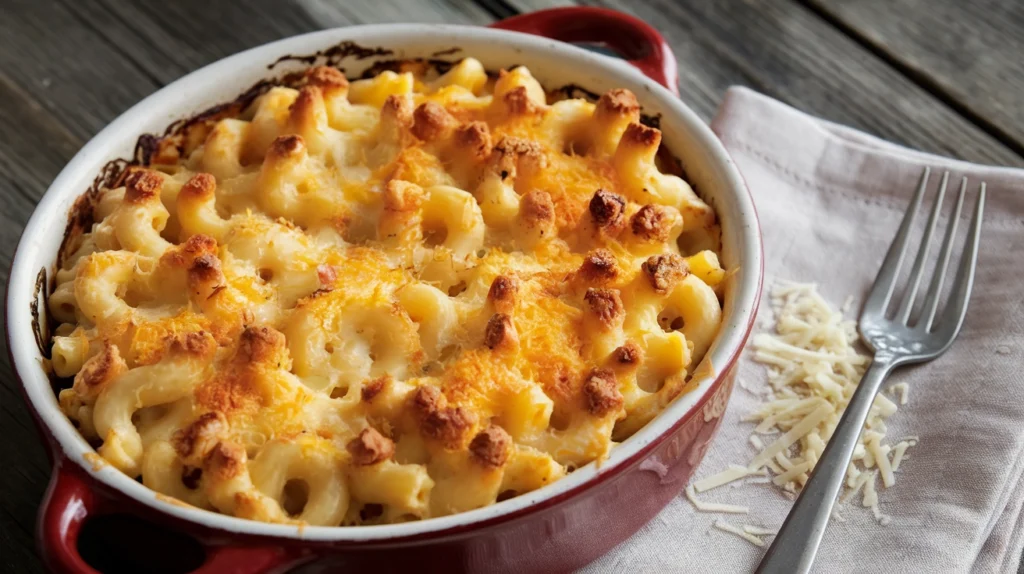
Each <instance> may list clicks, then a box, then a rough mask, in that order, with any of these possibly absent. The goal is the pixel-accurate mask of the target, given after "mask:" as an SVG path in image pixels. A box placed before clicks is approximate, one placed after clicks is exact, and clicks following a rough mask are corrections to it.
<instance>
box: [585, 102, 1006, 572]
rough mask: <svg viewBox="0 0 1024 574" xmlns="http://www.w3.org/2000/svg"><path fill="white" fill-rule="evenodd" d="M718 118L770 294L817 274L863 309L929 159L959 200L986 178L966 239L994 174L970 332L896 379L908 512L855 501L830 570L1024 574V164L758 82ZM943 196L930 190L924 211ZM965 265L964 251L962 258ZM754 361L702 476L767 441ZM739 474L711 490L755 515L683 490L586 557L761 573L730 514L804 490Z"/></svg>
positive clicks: (900, 492)
mask: <svg viewBox="0 0 1024 574" xmlns="http://www.w3.org/2000/svg"><path fill="white" fill-rule="evenodd" d="M712 127H713V129H714V130H715V132H716V133H717V134H718V135H719V137H720V138H721V139H722V141H723V142H724V144H725V147H726V148H727V149H728V150H729V152H730V153H731V154H732V157H733V159H734V160H735V161H736V164H737V165H738V166H739V169H740V171H741V172H742V173H743V176H744V177H745V179H746V181H747V183H748V185H749V187H750V190H751V193H752V194H753V196H754V201H755V204H756V206H757V210H758V213H759V215H760V220H761V226H762V228H763V232H764V247H765V256H766V263H765V272H766V278H765V279H766V282H765V294H766V295H767V294H768V292H769V290H770V289H771V286H772V283H773V281H775V280H778V279H789V280H794V281H799V282H813V283H817V284H818V285H819V291H820V292H821V293H822V295H823V296H824V297H825V298H826V299H828V300H829V301H830V303H832V305H833V306H834V308H836V309H838V308H839V307H840V306H841V305H842V303H843V301H844V300H845V299H846V298H847V297H848V296H853V298H854V301H855V303H854V305H853V307H852V311H851V313H856V312H857V310H858V309H859V308H860V307H859V306H860V302H861V301H862V299H863V296H864V295H865V293H866V292H867V290H868V289H869V288H870V286H871V283H872V281H873V279H874V276H875V273H876V271H877V270H878V267H879V265H880V264H881V260H882V258H883V256H884V254H885V251H886V249H887V248H888V245H889V243H890V241H891V240H892V237H893V235H894V234H895V233H896V230H897V228H898V227H899V224H900V220H901V218H902V216H903V212H904V210H905V208H906V206H907V204H908V202H909V200H910V196H911V195H912V194H913V192H914V190H915V188H916V184H917V181H918V178H919V176H920V174H921V171H922V169H923V167H924V166H932V168H933V170H932V173H933V175H932V182H933V187H932V188H931V189H932V190H934V189H935V187H934V184H936V183H937V181H938V177H937V175H940V174H941V172H942V171H943V170H946V169H948V170H950V172H951V174H950V175H951V177H950V189H949V190H948V191H947V195H946V205H947V207H946V209H945V210H944V214H948V213H949V210H950V205H951V204H952V202H953V199H954V198H955V196H956V191H957V189H958V187H959V182H960V177H961V176H962V175H967V176H968V177H969V178H970V182H971V184H970V185H969V187H968V196H967V200H966V202H965V205H964V212H965V214H964V216H963V219H962V220H961V235H963V234H964V230H965V229H966V226H967V222H968V221H969V217H970V214H971V211H972V208H973V205H974V198H975V197H976V193H977V182H978V181H980V180H982V179H983V180H985V181H986V182H987V183H988V199H987V203H986V211H985V224H984V227H983V230H982V240H981V249H980V256H979V261H978V269H977V275H976V282H975V286H974V294H973V296H972V298H971V303H970V308H969V311H968V313H967V320H966V323H965V325H964V328H963V331H962V332H961V333H960V336H959V338H958V339H957V341H956V343H955V344H954V345H953V347H952V348H951V349H950V350H949V351H948V352H947V353H946V354H945V355H943V356H941V357H940V358H938V359H937V360H935V361H933V362H930V363H927V364H925V365H922V366H919V367H911V368H904V369H900V370H899V371H897V372H896V373H895V375H893V376H892V377H891V379H890V381H891V382H900V381H905V382H907V383H908V384H909V387H910V392H909V401H908V403H907V404H906V405H905V406H902V407H900V410H899V412H897V413H896V414H895V415H893V416H892V417H891V418H890V419H889V420H888V421H887V422H888V426H889V437H890V439H894V440H891V442H893V443H895V441H897V440H899V438H900V437H904V436H908V435H916V436H918V437H920V442H919V444H918V445H917V446H915V447H912V448H911V449H910V450H908V451H907V458H906V460H905V462H904V463H903V464H902V465H901V466H900V468H899V471H898V472H897V473H896V484H895V485H894V486H893V487H892V488H889V489H882V488H881V485H880V484H879V490H880V492H879V499H880V507H881V510H882V511H883V512H884V513H885V514H887V515H889V516H891V517H892V521H891V523H889V524H888V525H887V526H882V525H880V524H878V523H877V522H876V521H875V519H874V517H873V516H872V513H871V511H870V510H869V509H866V508H861V507H860V505H859V503H858V501H859V497H857V498H855V499H854V500H853V501H851V502H850V503H848V504H847V505H846V506H845V508H844V510H843V511H842V516H843V517H844V518H845V520H846V521H845V522H837V521H832V523H831V524H830V525H829V527H828V531H827V532H826V534H825V538H824V541H823V543H822V547H821V549H820V551H819V553H818V558H817V562H816V563H815V568H814V571H815V572H828V573H842V572H869V571H885V572H1016V571H1017V568H1018V565H1019V563H1020V560H1021V549H1022V547H1024V513H1022V506H1024V481H1022V480H1021V476H1022V471H1024V456H1022V455H1024V375H1022V370H1024V360H1022V358H1024V286H1022V284H1021V277H1022V275H1024V170H1016V169H1007V168H993V167H986V166H980V165H975V164H970V163H965V162H958V161H952V160H948V159H946V158H941V157H938V156H933V155H928V154H924V153H919V152H915V151H913V150H909V149H906V148H903V147H900V146H897V145H894V144H891V143H888V142H885V141H882V140H879V139H877V138H874V137H872V136H869V135H867V134H864V133H860V132H857V131H854V130H852V129H850V128H846V127H842V126H838V125H835V124H831V123H828V122H825V121H822V120H820V119H817V118H813V117H811V116H808V115H806V114H804V113H802V112H799V111H797V110H794V109H792V108H790V107H788V106H786V105H784V104H782V103H780V102H777V101H775V100H772V99H770V98H768V97H766V96H763V95H760V94H757V93H755V92H753V91H750V90H748V89H745V88H732V89H730V90H729V91H728V93H727V94H726V96H725V99H724V101H723V103H722V105H721V107H720V108H719V111H718V115H717V116H716V118H715V119H714V121H713V122H712ZM954 182H955V183H954ZM932 193H934V192H932ZM932 197H934V196H933V195H929V196H926V200H925V203H924V205H925V207H923V208H922V214H920V215H919V217H918V221H919V222H922V221H923V220H924V219H926V214H927V208H928V206H929V204H930V199H931V198H932ZM944 217H945V215H944ZM942 221H944V220H942ZM939 229H940V230H943V229H944V226H943V224H942V223H940V227H939ZM935 251H938V249H937V248H933V253H934V252H935ZM954 253H958V252H957V251H954ZM909 260H911V258H909V257H908V261H909ZM956 264H957V259H956V258H954V259H953V261H952V264H951V267H953V266H955V265H956ZM906 265H907V266H909V263H907V264H906ZM954 268H955V267H954ZM926 277H927V276H926ZM947 285H948V282H947ZM768 307H769V305H768V303H767V300H765V301H764V302H763V304H762V306H761V313H762V317H761V318H759V324H760V325H761V327H760V328H761V329H767V328H770V326H771V324H772V321H771V319H770V314H769V313H768V311H769V309H768ZM740 369H741V370H740V376H739V381H738V382H739V383H740V384H738V385H737V386H736V388H735V390H734V391H733V396H732V399H731V401H730V404H729V408H728V411H727V412H726V415H725V419H724V421H723V422H722V426H721V428H720V429H719V431H718V435H717V436H716V437H715V439H714V442H713V443H712V445H711V448H710V449H709V451H708V453H707V456H706V457H705V459H704V462H703V463H702V464H701V466H700V468H699V469H698V470H697V475H696V477H695V479H699V478H702V477H705V476H709V475H711V474H714V473H716V472H718V471H720V470H723V469H725V468H726V467H727V466H728V465H729V464H730V463H734V464H736V463H738V464H746V463H748V462H749V461H750V459H751V457H752V456H753V455H754V454H755V453H754V450H753V447H752V446H750V444H749V443H748V441H747V438H748V436H749V435H750V433H751V431H752V428H753V424H751V423H744V422H741V420H740V419H741V418H742V417H743V416H744V415H746V414H748V413H750V412H751V411H752V410H753V409H754V407H755V406H756V405H757V404H758V403H759V401H760V399H759V398H758V397H757V396H755V394H754V393H751V392H749V391H747V390H745V389H744V387H747V388H749V389H752V390H755V391H756V390H758V389H763V388H764V387H765V386H766V385H767V383H766V380H765V374H764V370H763V368H762V367H761V366H760V365H757V364H755V363H753V361H751V360H750V358H749V353H747V354H746V355H745V356H744V359H743V361H741V366H740ZM735 484H736V483H733V484H732V485H727V486H723V487H720V488H717V489H714V490H711V491H708V492H705V493H704V494H702V495H700V497H701V499H702V500H706V501H714V502H729V503H734V504H744V505H748V506H749V507H750V514H749V515H747V516H736V515H720V514H707V513H699V512H696V511H695V510H694V509H693V507H692V506H691V505H690V504H689V502H687V500H686V499H685V498H684V497H683V496H682V495H680V496H679V497H678V498H676V499H674V500H673V501H672V502H671V503H670V504H669V506H668V507H667V508H666V509H665V510H664V511H663V512H661V514H659V515H658V516H657V517H656V518H655V519H654V520H653V521H652V522H651V523H650V524H648V525H647V526H645V527H644V528H643V529H641V531H640V532H638V533H637V534H636V535H635V536H633V537H632V538H631V539H629V540H628V541H626V542H624V543H623V544H621V545H619V546H618V547H617V548H615V549H614V550H612V551H611V552H610V553H609V554H608V555H606V556H604V557H603V558H601V559H599V560H598V561H596V562H595V563H593V564H591V565H590V566H588V567H587V569H586V570H588V571H591V572H612V571H625V570H629V571H645V572H648V571H649V572H727V573H731V572H751V571H753V569H754V568H755V567H756V565H757V563H758V561H759V560H760V558H761V556H762V554H763V552H764V549H763V548H758V547H755V546H754V545H752V544H750V543H749V542H747V541H744V540H742V539H740V538H738V537H736V536H733V535H731V534H728V533H725V532H722V531H719V530H717V529H713V528H712V525H713V523H714V522H715V520H716V519H717V518H723V519H725V520H727V521H728V522H730V523H732V524H734V525H740V524H751V525H758V526H763V527H770V528H773V529H776V528H778V526H780V525H781V523H782V521H783V519H784V518H785V516H786V513H787V512H788V510H789V508H790V506H791V504H792V502H791V501H790V500H789V499H787V498H785V497H784V496H783V495H782V494H780V492H779V491H778V490H777V489H776V488H775V487H773V486H771V485H768V484H741V485H738V486H734V485H735ZM765 538H766V541H767V542H769V543H770V541H771V537H770V536H769V537H765Z"/></svg>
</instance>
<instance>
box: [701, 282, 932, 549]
mask: <svg viewBox="0 0 1024 574" xmlns="http://www.w3.org/2000/svg"><path fill="white" fill-rule="evenodd" d="M770 299H771V304H772V308H771V312H772V314H773V315H774V317H775V325H774V332H772V333H760V334H758V335H756V336H755V337H754V339H753V351H754V352H753V358H754V360H755V361H757V362H760V363H762V364H764V365H765V366H766V367H767V369H768V377H767V378H768V387H767V388H766V390H765V391H764V392H761V391H758V390H757V389H750V388H748V390H749V391H751V393H752V394H754V395H755V396H758V397H760V398H761V399H762V400H763V402H762V403H761V404H760V405H759V406H758V407H756V408H755V409H754V410H753V411H752V412H750V413H748V414H747V415H746V416H745V417H744V418H743V421H745V422H751V423H754V429H753V432H752V433H751V435H750V437H749V439H748V440H749V442H750V444H751V446H753V447H754V449H755V451H756V454H755V455H754V456H753V458H752V460H751V461H750V463H749V464H748V465H747V466H746V467H745V468H744V467H741V466H739V465H729V467H728V468H727V469H725V470H723V471H721V472H718V473H716V474H713V475H711V476H708V477H705V478H703V479H701V480H699V481H697V482H695V483H693V484H692V485H690V486H688V487H687V489H686V496H687V498H688V499H689V501H690V503H691V504H693V506H694V507H695V508H696V509H697V510H699V511H702V512H722V513H737V514H746V513H748V511H749V509H748V508H747V507H746V506H737V505H731V504H722V503H711V502H702V501H699V500H697V498H696V495H695V490H694V489H695V488H696V492H705V491H707V490H711V489H713V488H717V487H719V486H722V485H725V484H730V483H735V484H733V486H737V485H740V483H739V482H737V481H740V480H741V479H746V480H744V481H743V483H742V484H753V483H766V484H767V483H771V484H773V485H775V486H776V487H778V488H780V489H781V492H782V494H783V495H784V496H788V497H790V498H793V497H794V495H795V494H796V493H798V492H799V490H800V489H801V488H802V487H803V485H804V484H806V482H807V480H808V478H809V476H810V474H811V472H812V471H813V470H814V466H815V465H816V464H817V462H818V460H819V459H820V458H821V455H822V452H824V450H825V445H826V444H827V442H828V440H829V438H831V437H832V433H833V432H834V431H835V428H836V425H837V424H838V423H839V419H840V418H841V417H842V415H843V411H845V410H846V406H847V404H849V401H850V398H851V397H852V396H853V392H854V391H855V390H856V388H857V385H858V384H859V382H860V379H861V377H862V376H863V374H864V371H865V369H866V368H867V365H868V364H869V363H870V359H869V358H868V357H867V356H865V355H862V354H860V353H859V352H858V350H857V341H858V337H857V330H856V325H855V323H854V322H853V321H851V320H848V319H844V317H843V315H844V314H845V313H846V312H847V310H848V309H849V308H850V307H851V306H852V299H850V298H848V299H847V300H846V302H845V303H844V304H843V307H842V309H841V311H840V312H839V313H837V312H836V311H834V310H833V309H832V308H831V307H830V306H829V305H828V303H827V302H826V301H825V300H824V299H823V298H822V297H821V295H819V294H818V291H817V287H816V286H815V285H813V284H800V283H789V282H786V283H782V284H780V285H778V286H777V287H776V288H775V289H773V290H772V293H771V296H770ZM766 328H767V327H766ZM745 388H746V387H745ZM908 391H909V387H908V385H907V383H897V384H894V385H892V386H891V387H890V388H889V391H888V394H889V395H890V396H892V397H893V398H894V399H895V401H894V400H893V399H890V398H889V397H888V396H885V395H883V394H878V395H877V396H876V397H875V400H874V402H873V404H872V406H871V410H870V411H869V414H868V420H867V422H866V423H865V425H864V431H863V432H862V433H861V437H860V440H859V443H858V444H857V446H856V449H855V450H854V455H853V461H852V462H851V463H850V465H849V467H848V468H847V472H846V481H845V483H844V486H845V488H844V492H843V493H842V494H841V496H840V504H843V503H845V502H847V501H848V500H851V499H853V498H855V497H859V502H860V504H859V505H860V506H863V507H865V508H870V509H871V512H872V514H873V516H874V518H875V520H876V521H878V523H879V524H881V525H886V524H889V522H890V521H891V518H890V517H889V516H887V515H885V514H884V513H883V512H882V511H881V509H880V508H879V504H878V490H877V488H876V485H877V482H878V481H879V479H880V480H881V484H882V487H884V488H890V487H892V486H893V485H894V484H895V483H896V472H897V471H898V470H899V468H900V464H901V463H902V462H903V461H904V460H905V459H906V458H907V449H909V448H910V447H912V446H916V445H917V443H918V438H917V437H906V438H904V439H902V440H900V441H899V442H897V443H895V444H892V445H890V444H889V443H888V442H887V438H886V435H887V432H888V429H887V427H886V420H887V419H888V418H890V417H892V416H893V415H894V414H896V412H897V411H898V410H899V408H900V406H903V405H906V404H907V396H908ZM765 437H767V438H765ZM769 439H773V440H769ZM766 443H767V445H766ZM838 511H839V506H837V507H836V508H835V509H833V512H832V517H833V518H834V519H835V520H837V521H840V522H845V519H844V518H843V517H842V516H840V514H839V512H838ZM714 526H715V528H717V529H718V530H722V531H725V532H729V533H731V534H734V535H736V536H739V537H741V538H744V539H745V540H747V541H749V542H751V543H752V544H756V545H757V546H764V541H763V540H761V539H760V538H758V536H766V535H773V534H775V531H772V530H768V529H765V528H761V527H757V526H751V525H743V526H742V528H738V527H736V526H734V525H732V524H729V523H728V522H725V521H723V520H717V521H716V522H715V524H714Z"/></svg>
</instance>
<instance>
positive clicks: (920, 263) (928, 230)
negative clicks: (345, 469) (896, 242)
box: [896, 171, 949, 324]
mask: <svg viewBox="0 0 1024 574" xmlns="http://www.w3.org/2000/svg"><path fill="white" fill-rule="evenodd" d="M947 183H949V172H948V171H947V172H944V173H943V174H942V183H940V184H939V193H938V194H937V195H936V196H935V205H933V206H932V212H931V215H929V216H928V223H927V225H925V229H924V236H923V237H921V247H919V248H918V249H917V257H915V258H914V266H913V267H911V269H910V285H908V286H907V291H906V293H904V294H903V302H902V303H900V308H899V310H898V311H896V320H897V321H899V322H900V323H903V324H906V323H907V320H908V319H909V318H910V312H911V311H912V310H913V309H914V299H916V298H917V290H918V288H919V287H920V286H921V274H922V273H923V272H924V262H925V260H926V259H928V249H929V246H930V245H931V243H932V235H933V234H934V233H935V222H936V221H937V220H938V219H939V211H940V210H941V209H942V199H943V198H944V197H945V195H946V184H947Z"/></svg>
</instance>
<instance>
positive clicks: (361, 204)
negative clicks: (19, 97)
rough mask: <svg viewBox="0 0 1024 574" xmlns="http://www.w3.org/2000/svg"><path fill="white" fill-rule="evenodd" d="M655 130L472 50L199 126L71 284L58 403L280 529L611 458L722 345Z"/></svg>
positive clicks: (455, 504) (611, 101)
mask: <svg viewBox="0 0 1024 574" xmlns="http://www.w3.org/2000/svg"><path fill="white" fill-rule="evenodd" d="M640 119H641V118H640V110H639V106H638V104H637V101H636V98H635V97H634V96H633V94H631V93H630V92H629V91H627V90H612V91H610V92H608V93H606V94H604V95H603V96H601V97H600V99H598V100H597V101H596V102H589V101H586V100H582V99H567V98H560V97H559V96H557V95H555V94H547V93H546V92H545V90H544V89H543V88H542V87H541V85H540V84H539V83H538V82H537V81H536V80H535V79H534V78H533V77H532V76H531V74H530V72H529V71H528V70H527V69H526V68H523V67H519V68H515V69H512V70H508V71H501V72H500V73H499V74H498V75H497V76H488V75H487V73H486V72H485V71H484V69H483V67H482V66H481V64H480V63H479V62H478V61H476V60H474V59H471V58H467V59H465V60H463V61H462V62H460V63H458V64H456V65H454V66H452V67H451V68H450V69H449V70H448V71H447V72H446V73H444V74H438V73H437V72H435V71H433V70H432V69H428V67H427V66H426V65H424V64H422V63H418V62H406V63H402V64H399V65H397V66H396V69H394V70H391V71H384V72H381V73H379V74H377V75H376V76H374V77H370V78H367V79H360V80H355V81H351V82H349V81H348V80H347V79H346V78H345V77H344V76H343V75H342V74H341V73H340V72H339V71H338V70H336V69H334V68H327V67H318V68H313V69H311V70H309V71H308V72H306V73H305V75H304V76H303V77H302V78H301V80H300V81H298V82H296V83H294V84H292V85H289V86H283V85H282V86H277V87H273V88H271V89H269V90H268V91H266V92H265V93H263V94H262V95H261V96H260V97H259V98H258V99H256V100H255V101H254V102H253V103H252V104H251V105H250V106H249V107H248V109H246V110H244V111H242V112H241V113H239V114H236V115H234V116H233V117H227V118H219V119H216V120H210V121H208V122H206V123H205V124H204V123H200V124H198V125H196V126H193V127H192V128H191V129H190V131H188V132H187V134H186V135H185V136H183V137H180V138H178V139H177V140H174V141H173V142H171V140H167V141H165V142H164V144H166V145H163V146H162V147H161V148H160V152H159V153H157V154H156V155H155V157H154V158H153V159H152V161H150V162H149V165H146V166H136V167H132V168H129V170H128V171H127V173H126V175H125V176H124V177H123V178H122V180H121V182H120V183H119V185H117V186H115V187H114V188H113V189H107V190H103V192H102V195H101V196H100V197H99V198H98V200H97V202H96V204H95V206H94V219H95V222H94V223H93V225H92V228H91V230H90V232H89V233H86V234H84V235H83V236H82V237H80V238H78V239H77V240H76V243H75V244H74V245H71V246H70V248H71V249H70V251H69V253H70V255H69V256H68V257H66V259H65V261H63V264H62V267H61V269H60V270H59V271H58V272H57V273H56V286H55V290H54V291H53V293H52V295H51V297H50V299H49V306H50V312H51V314H52V316H53V317H54V318H55V319H56V320H57V322H59V323H61V325H60V327H58V328H57V330H56V335H55V337H54V339H53V347H52V367H53V369H54V371H55V373H56V374H57V375H58V376H59V377H66V378H73V380H74V382H73V384H72V385H70V386H69V388H66V389H64V390H62V391H61V392H60V397H59V398H60V404H61V407H62V409H63V410H64V412H65V413H66V414H67V416H68V417H69V418H70V419H71V420H72V421H74V422H75V424H76V425H77V426H78V428H79V429H80V430H81V432H82V434H83V435H84V436H85V437H86V438H88V439H89V440H90V441H92V442H93V444H95V445H96V447H97V449H98V452H99V454H100V455H101V456H103V457H104V458H105V459H106V460H107V461H109V462H110V463H111V464H112V465H114V466H115V467H117V468H118V469H120V470H121V471H123V472H124V473H126V474H128V475H130V476H132V477H141V480H142V481H143V483H144V484H146V485H147V486H148V487H150V488H151V489H153V490H155V491H158V492H161V493H163V494H166V495H169V496H173V497H176V498H178V499H180V500H182V501H184V502H186V503H188V504H191V505H194V506H197V507H200V508H205V509H210V510H214V511H219V512H223V513H227V514H232V515H235V516H239V517H244V518H250V519H255V520H264V521H275V522H289V523H308V524H314V525H355V524H375V523H388V522H397V521H406V520H417V519H424V518H429V517H434V516H441V515H446V514H451V513H455V512H461V511H465V510H469V509H472V508H478V507H481V506H485V505H489V504H492V503H494V502H496V501H500V500H504V499H505V498H508V497H512V496H516V495H518V494H521V493H524V492H528V491H531V490H534V489H537V488H540V487H542V486H544V485H546V484H550V483H551V482H552V481H555V480H557V479H558V478H559V477H561V476H563V475H564V474H566V473H567V472H572V471H573V470H574V469H575V468H578V467H579V466H581V465H585V464H587V463H589V462H592V461H595V460H600V459H602V458H603V457H606V456H607V455H608V452H609V449H610V448H612V446H613V445H614V444H615V443H616V442H617V441H621V440H624V439H625V438H627V437H628V436H629V435H630V434H632V433H633V432H635V431H636V430H637V429H638V428H640V427H641V426H643V425H644V424H645V423H646V422H647V421H649V420H650V419H651V418H652V417H654V416H655V415H656V414H657V413H658V412H660V410H661V409H663V408H664V407H665V405H666V404H668V403H669V402H670V401H672V400H673V399H674V398H675V397H677V396H678V395H679V394H680V393H682V392H684V391H685V390H686V388H687V383H688V382H689V377H690V376H691V374H692V373H693V371H694V368H695V366H696V364H697V363H698V362H699V361H700V360H701V358H702V357H703V355H704V354H705V352H706V351H707V349H708V347H709V345H710V344H711V342H712V341H713V339H714V338H715V336H716V334H717V332H718V329H719V324H720V323H721V313H722V310H721V304H720V302H719V299H720V296H721V291H722V289H721V288H722V282H723V279H724V277H725V272H724V271H723V269H722V268H721V266H720V265H719V262H718V257H717V255H716V250H717V245H718V235H719V229H718V225H717V220H716V218H715V214H714V212H713V211H712V209H711V208H710V207H709V206H708V205H707V204H705V203H704V202H703V201H702V200H701V199H700V198H699V197H698V196H697V195H696V194H695V193H694V191H693V190H692V189H691V187H690V186H689V185H688V184H687V183H686V181H684V180H683V179H682V178H680V177H678V176H676V175H672V174H671V171H672V170H671V169H668V168H666V166H667V165H668V164H665V165H663V163H662V160H661V159H660V156H659V154H658V150H659V146H660V144H661V133H660V132H659V131H658V130H657V129H655V128H653V127H648V126H646V125H644V124H643V123H641V122H640ZM172 143H173V145H171V144H172ZM663 168H665V169H663ZM692 246H699V247H700V249H694V248H693V247H692Z"/></svg>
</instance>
